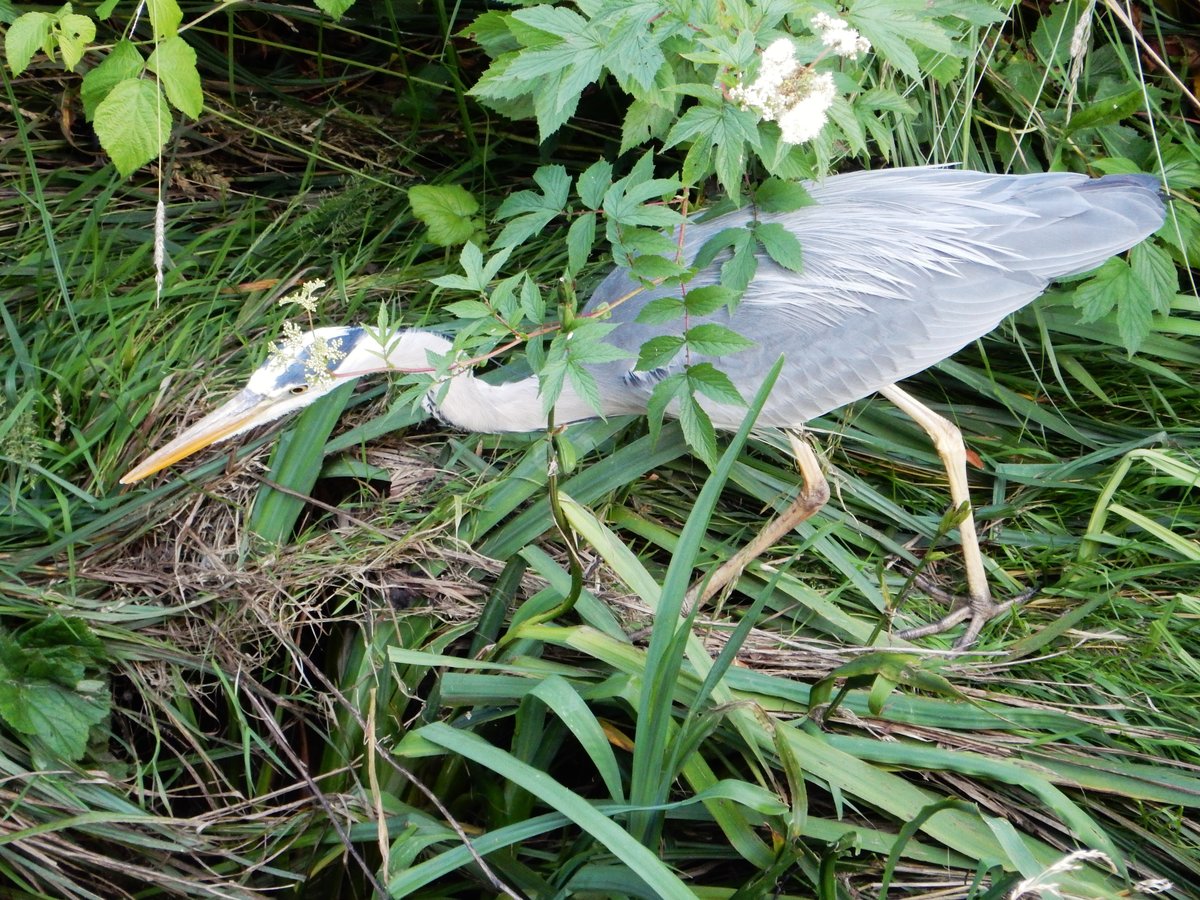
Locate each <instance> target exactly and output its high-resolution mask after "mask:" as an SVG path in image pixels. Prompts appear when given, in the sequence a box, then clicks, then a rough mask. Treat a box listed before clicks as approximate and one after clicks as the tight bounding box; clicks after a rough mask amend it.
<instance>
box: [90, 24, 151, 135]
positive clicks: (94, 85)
mask: <svg viewBox="0 0 1200 900" xmlns="http://www.w3.org/2000/svg"><path fill="white" fill-rule="evenodd" d="M144 66H145V61H144V60H143V59H142V54H141V53H140V52H139V51H138V49H137V47H135V46H134V45H133V43H132V42H131V41H126V40H121V41H118V42H117V43H116V45H115V46H114V47H113V48H112V50H111V51H109V54H108V56H106V57H104V59H103V61H101V63H100V65H98V66H96V68H94V69H92V70H91V71H90V72H88V73H87V74H86V75H84V76H83V86H82V87H81V88H80V97H81V99H82V100H83V113H84V115H85V116H86V117H87V120H88V121H89V122H90V121H92V119H93V118H95V116H96V107H97V106H98V105H99V104H100V101H101V100H103V99H104V98H105V97H107V96H108V94H109V92H110V91H111V90H112V89H113V88H114V87H116V85H118V84H120V83H121V82H122V81H128V80H130V79H134V78H137V77H138V76H139V75H141V74H142V69H143V67H144Z"/></svg>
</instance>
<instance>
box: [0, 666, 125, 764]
mask: <svg viewBox="0 0 1200 900" xmlns="http://www.w3.org/2000/svg"><path fill="white" fill-rule="evenodd" d="M108 710H109V698H108V694H107V693H106V692H97V693H95V694H92V695H90V696H89V695H85V694H81V693H77V692H76V691H73V690H71V689H69V688H65V687H63V686H62V685H59V684H52V683H50V682H46V681H11V680H6V681H5V682H3V683H2V684H0V717H3V718H4V720H5V721H6V722H7V723H8V724H9V726H10V727H12V728H13V729H14V730H16V731H19V732H21V733H22V734H27V735H32V736H35V737H37V738H38V739H40V740H41V741H42V742H43V743H44V744H45V746H46V748H47V749H48V750H49V751H50V752H51V753H52V754H54V755H55V756H57V757H60V758H62V759H65V760H68V761H70V762H75V761H77V760H79V759H82V758H83V756H84V754H85V753H87V739H88V733H89V732H90V731H91V728H92V726H93V725H98V724H100V723H101V722H102V721H104V717H105V716H107V715H108Z"/></svg>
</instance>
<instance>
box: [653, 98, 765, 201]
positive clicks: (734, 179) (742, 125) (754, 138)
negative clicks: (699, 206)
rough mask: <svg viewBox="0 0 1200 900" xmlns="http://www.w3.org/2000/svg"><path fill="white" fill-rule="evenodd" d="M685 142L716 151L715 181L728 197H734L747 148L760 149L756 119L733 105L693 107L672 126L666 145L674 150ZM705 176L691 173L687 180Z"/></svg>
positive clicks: (751, 114)
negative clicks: (726, 192)
mask: <svg viewBox="0 0 1200 900" xmlns="http://www.w3.org/2000/svg"><path fill="white" fill-rule="evenodd" d="M685 141H691V142H692V143H693V144H694V145H698V146H700V147H702V148H707V147H712V148H715V149H716V163H715V170H716V175H717V180H718V181H720V182H721V186H722V187H724V188H725V190H726V191H728V192H729V195H730V196H731V197H737V196H738V194H739V193H740V191H741V179H742V173H743V172H744V170H745V162H746V145H747V144H749V145H750V146H751V147H754V148H757V147H758V146H759V138H758V117H757V115H756V114H755V113H753V112H751V111H750V110H747V109H742V108H741V107H739V106H737V105H735V104H733V103H720V104H718V105H716V106H706V105H697V106H693V107H691V108H690V109H689V110H688V111H687V112H685V113H684V114H683V115H682V116H680V118H679V121H678V122H676V123H675V126H674V127H673V128H672V129H671V131H670V133H669V134H668V135H667V139H666V143H665V146H666V147H674V146H675V145H676V144H680V143H683V142H685ZM707 174H709V173H708V172H706V171H704V172H690V173H689V176H688V181H689V182H694V181H697V180H699V179H701V178H703V177H704V176H706V175H707Z"/></svg>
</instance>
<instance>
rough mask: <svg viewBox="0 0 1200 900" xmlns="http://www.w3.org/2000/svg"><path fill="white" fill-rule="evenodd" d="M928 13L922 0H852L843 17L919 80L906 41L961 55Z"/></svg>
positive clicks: (918, 70) (916, 64)
mask: <svg viewBox="0 0 1200 900" xmlns="http://www.w3.org/2000/svg"><path fill="white" fill-rule="evenodd" d="M928 14H929V7H928V5H927V4H926V3H925V0H856V2H855V3H854V5H853V6H852V7H851V8H850V10H849V12H848V13H847V14H846V19H847V20H848V21H849V22H850V24H851V25H853V26H854V27H855V28H857V29H858V30H859V31H860V32H862V34H863V36H864V37H865V38H867V39H868V40H870V42H871V45H872V47H873V48H874V52H875V53H877V54H878V55H879V56H880V57H882V58H883V59H885V60H887V61H888V62H890V63H891V64H892V65H894V66H896V68H898V69H900V71H902V72H903V73H904V74H905V75H907V76H908V77H909V78H912V79H913V80H920V79H921V75H922V73H921V66H920V63H919V62H918V61H917V55H916V54H915V53H914V52H913V50H912V47H910V46H909V44H910V43H913V44H917V45H920V46H924V47H928V48H929V49H930V50H935V51H937V52H938V53H944V54H947V55H949V56H962V55H963V54H964V51H963V50H962V49H960V48H959V47H958V46H957V45H956V44H955V43H954V41H953V40H951V38H950V36H949V35H948V34H947V33H946V31H945V29H944V28H942V27H941V26H940V25H938V24H937V23H935V22H933V21H931V20H930V19H929V18H928ZM1068 39H1069V37H1068Z"/></svg>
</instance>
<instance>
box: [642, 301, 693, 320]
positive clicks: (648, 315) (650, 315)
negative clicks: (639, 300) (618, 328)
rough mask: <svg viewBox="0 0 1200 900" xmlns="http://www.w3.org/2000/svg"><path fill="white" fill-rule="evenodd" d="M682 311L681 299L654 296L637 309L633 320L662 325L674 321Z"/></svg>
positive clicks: (683, 310)
mask: <svg viewBox="0 0 1200 900" xmlns="http://www.w3.org/2000/svg"><path fill="white" fill-rule="evenodd" d="M684 312H685V309H684V305H683V301H682V300H680V299H679V298H678V297H669V296H668V297H655V298H654V299H653V300H651V301H649V302H648V303H647V304H646V305H645V306H643V307H642V308H641V309H640V310H639V311H638V314H637V318H636V319H635V320H634V321H636V322H639V323H641V324H643V325H663V324H665V323H667V322H674V321H675V320H676V319H678V318H680V317H681V316H682V315H683V314H684Z"/></svg>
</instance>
